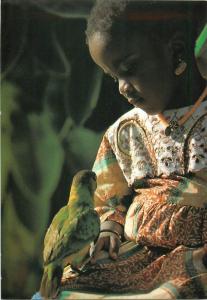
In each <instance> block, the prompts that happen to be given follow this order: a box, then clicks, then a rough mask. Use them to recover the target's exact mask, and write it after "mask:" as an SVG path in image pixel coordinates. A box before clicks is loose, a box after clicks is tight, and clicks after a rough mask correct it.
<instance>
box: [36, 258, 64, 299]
mask: <svg viewBox="0 0 207 300" xmlns="http://www.w3.org/2000/svg"><path fill="white" fill-rule="evenodd" d="M62 275H63V268H62V267H61V266H60V265H55V264H54V263H51V264H49V265H48V266H46V267H45V268H44V274H43V276H42V281H41V285H40V294H41V296H43V297H44V298H46V299H56V298H57V295H58V290H59V287H60V283H61V278H62Z"/></svg>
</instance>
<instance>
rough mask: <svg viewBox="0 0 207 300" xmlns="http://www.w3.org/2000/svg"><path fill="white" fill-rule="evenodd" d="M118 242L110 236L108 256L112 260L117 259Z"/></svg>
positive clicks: (113, 236) (115, 237)
mask: <svg viewBox="0 0 207 300" xmlns="http://www.w3.org/2000/svg"><path fill="white" fill-rule="evenodd" d="M120 243H121V242H120V240H119V239H118V238H117V236H115V235H111V236H110V246H109V256H110V257H111V258H113V259H117V257H118V252H119V247H120Z"/></svg>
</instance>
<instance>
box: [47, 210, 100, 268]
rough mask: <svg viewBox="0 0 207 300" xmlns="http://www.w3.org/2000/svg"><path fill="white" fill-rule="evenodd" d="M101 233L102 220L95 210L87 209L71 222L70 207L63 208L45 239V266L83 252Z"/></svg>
mask: <svg viewBox="0 0 207 300" xmlns="http://www.w3.org/2000/svg"><path fill="white" fill-rule="evenodd" d="M99 231H100V219H99V216H98V214H97V212H96V211H95V210H93V209H86V210H85V211H83V212H80V213H79V214H77V215H76V217H74V218H73V219H72V220H70V216H69V211H68V207H63V208H62V209H61V210H60V211H59V212H58V214H57V215H56V216H55V218H54V219H53V221H52V224H51V226H50V228H49V229H48V232H47V234H46V237H45V248H44V254H43V256H44V262H45V264H48V263H50V262H52V261H54V260H56V259H63V258H64V257H66V256H69V255H71V254H73V253H76V252H77V251H79V250H81V249H82V248H83V247H85V246H86V245H88V244H90V243H91V242H92V241H94V240H95V239H96V238H97V236H98V234H99Z"/></svg>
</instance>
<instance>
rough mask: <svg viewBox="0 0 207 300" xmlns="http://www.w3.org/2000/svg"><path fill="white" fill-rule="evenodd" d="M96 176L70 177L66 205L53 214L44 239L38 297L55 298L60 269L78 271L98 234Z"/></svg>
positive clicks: (86, 174) (92, 174)
mask: <svg viewBox="0 0 207 300" xmlns="http://www.w3.org/2000/svg"><path fill="white" fill-rule="evenodd" d="M96 186H97V184H96V174H95V173H94V172H92V171H89V170H82V171H79V172H78V173H77V174H76V175H75V176H74V178H73V181H72V186H71V190H70V195H69V201H68V204H67V205H66V206H64V207H62V208H61V209H60V210H59V212H58V213H57V214H56V215H55V217H54V218H53V220H52V223H51V225H50V226H49V228H48V230H47V233H46V235H45V239H44V251H43V259H44V273H43V277H42V281H41V286H40V294H41V295H42V296H43V297H45V298H56V297H57V294H58V289H59V286H60V283H61V278H62V275H63V270H64V267H65V266H66V265H67V264H69V265H71V267H72V268H74V269H78V268H79V267H80V266H81V265H82V264H83V263H84V261H85V259H86V257H87V256H88V253H89V249H90V244H91V242H93V241H94V240H96V238H97V237H98V235H99V232H100V219H99V216H98V214H97V212H96V211H95V210H94V192H95V189H96Z"/></svg>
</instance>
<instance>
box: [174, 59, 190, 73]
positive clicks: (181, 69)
mask: <svg viewBox="0 0 207 300" xmlns="http://www.w3.org/2000/svg"><path fill="white" fill-rule="evenodd" d="M186 68H187V63H186V62H185V61H184V60H182V59H181V58H179V63H178V66H177V68H176V69H175V75H177V76H179V75H181V74H182V73H183V72H184V71H185V69H186Z"/></svg>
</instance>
